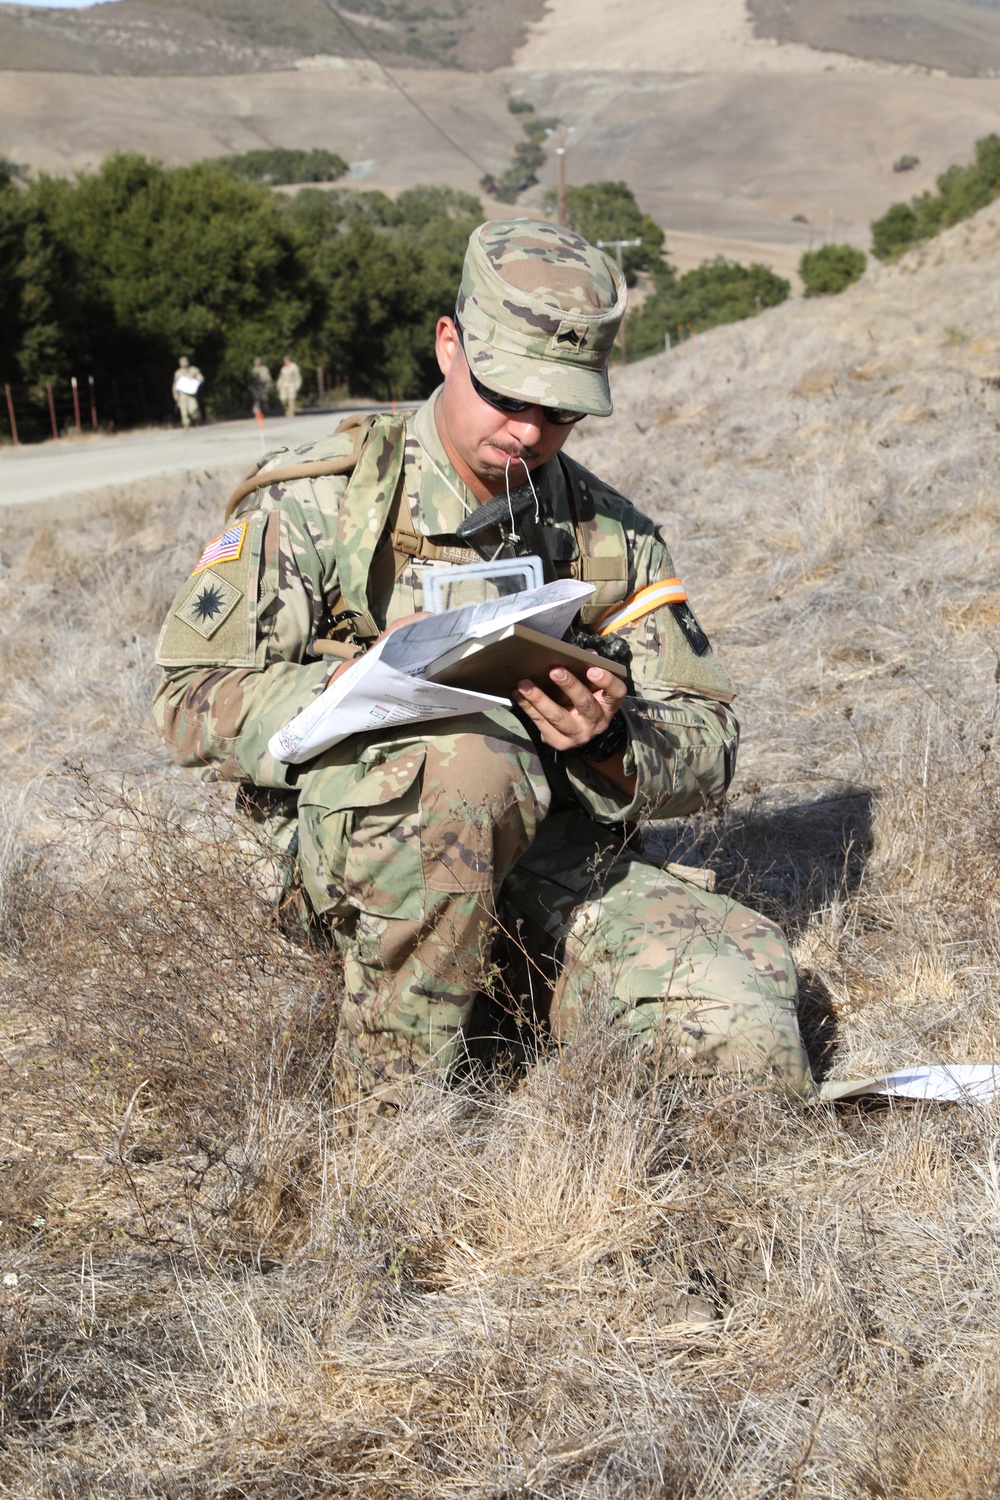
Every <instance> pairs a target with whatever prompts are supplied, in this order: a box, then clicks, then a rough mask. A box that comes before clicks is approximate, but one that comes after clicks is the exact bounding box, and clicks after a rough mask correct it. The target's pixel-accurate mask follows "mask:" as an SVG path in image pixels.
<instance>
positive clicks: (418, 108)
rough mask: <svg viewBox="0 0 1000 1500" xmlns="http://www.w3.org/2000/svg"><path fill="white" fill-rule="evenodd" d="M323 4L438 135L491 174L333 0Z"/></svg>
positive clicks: (478, 168)
mask: <svg viewBox="0 0 1000 1500" xmlns="http://www.w3.org/2000/svg"><path fill="white" fill-rule="evenodd" d="M323 4H324V5H325V6H326V8H327V10H328V11H329V12H330V14H331V15H333V16H336V18H337V20H338V21H339V22H340V24H341V26H343V28H344V30H345V31H346V32H347V35H348V36H349V37H350V38H351V40H352V42H354V44H355V46H356V47H360V48H361V51H362V52H363V53H364V54H365V56H366V57H368V58H370V59H371V61H372V62H373V63H374V64H375V66H376V67H377V68H378V69H379V70H380V72H381V73H383V74H384V75H385V77H386V78H387V79H388V80H389V82H390V83H391V84H392V86H393V88H394V89H398V90H399V92H400V93H401V94H402V96H403V98H404V99H405V100H406V102H407V104H411V105H412V106H413V108H414V109H415V110H416V111H417V114H418V115H420V116H421V117H422V118H423V119H424V120H426V121H427V124H428V125H430V127H431V128H432V129H433V130H436V131H437V133H438V135H440V136H443V137H444V139H445V140H446V141H447V142H448V144H449V146H453V147H454V148H455V150H456V151H458V152H459V153H460V155H462V156H464V157H465V159H466V161H471V163H472V165H473V166H474V167H475V169H476V171H477V172H481V173H482V174H483V176H484V177H487V176H489V168H488V167H484V166H483V164H482V162H481V161H477V160H476V158H475V157H474V156H472V155H471V153H470V152H468V151H466V149H465V147H464V146H462V145H460V144H459V142H458V141H456V140H455V138H454V136H451V135H449V134H448V132H447V130H445V128H444V126H443V125H439V124H438V122H437V121H436V120H433V119H432V118H431V116H430V115H429V114H428V113H427V111H426V109H424V107H423V105H422V104H418V103H417V101H416V99H414V97H413V95H412V94H409V93H407V91H406V89H405V88H404V87H403V85H402V84H401V83H400V81H399V79H398V78H394V77H393V75H392V74H391V73H390V72H389V69H388V68H387V67H386V66H385V64H384V63H383V62H382V61H381V60H380V59H379V58H377V57H376V56H375V53H374V52H373V51H372V50H371V48H370V47H369V46H368V43H367V42H364V41H362V39H361V37H359V36H358V34H357V32H356V31H355V30H354V28H353V26H350V25H349V24H348V22H347V21H346V20H345V18H344V14H343V12H342V11H340V10H338V8H337V6H336V5H334V3H333V0H323Z"/></svg>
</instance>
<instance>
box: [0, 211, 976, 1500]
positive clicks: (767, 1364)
mask: <svg viewBox="0 0 1000 1500" xmlns="http://www.w3.org/2000/svg"><path fill="white" fill-rule="evenodd" d="M997 222H998V220H997V218H996V217H993V218H991V217H990V215H989V214H987V216H986V217H985V219H983V220H981V221H978V222H977V225H976V226H974V227H973V229H972V231H971V232H963V234H962V235H956V236H955V238H954V239H953V241H952V251H951V253H950V258H949V255H948V254H946V253H944V252H943V251H942V250H941V247H938V249H937V251H936V252H935V253H936V255H937V257H938V259H939V262H940V263H939V264H937V265H935V264H934V263H933V261H930V262H927V261H925V264H924V265H923V268H922V269H920V270H918V271H916V272H912V273H909V274H908V273H907V272H906V270H905V268H904V270H903V271H902V272H891V273H879V274H878V275H877V276H874V277H870V278H868V279H867V280H866V281H865V282H864V283H863V284H862V285H860V286H859V287H858V288H856V289H855V290H854V291H853V292H851V293H848V294H845V296H843V297H841V298H839V299H837V300H836V302H830V303H829V304H819V305H801V306H797V307H785V308H782V309H778V310H777V311H776V312H775V313H773V314H769V315H767V316H766V317H763V318H761V319H759V320H756V321H755V322H754V323H752V324H750V325H747V326H745V327H742V328H731V329H725V330H719V331H717V332H716V333H715V334H713V335H711V336H709V337H707V338H706V340H705V343H704V345H700V344H698V343H694V344H692V345H688V346H685V347H684V348H683V349H682V350H681V351H680V352H679V353H677V354H675V355H674V356H673V357H671V358H669V359H664V360H660V361H654V362H649V363H648V364H647V365H645V366H642V367H636V368H635V369H634V370H631V371H627V372H624V373H623V374H622V376H621V378H620V380H619V382H618V392H619V411H618V414H617V415H616V417H615V418H614V419H613V420H612V422H611V423H609V424H607V425H606V426H605V427H604V428H598V427H597V426H596V424H595V426H594V428H593V430H592V431H591V432H590V433H588V432H587V431H586V430H581V431H580V432H579V434H578V435H577V436H576V437H575V438H574V442H575V444H576V449H577V451H578V452H579V453H580V454H581V456H582V457H583V458H584V459H585V461H586V460H590V461H592V462H593V463H594V465H595V467H598V468H600V469H601V470H602V472H605V473H608V474H609V475H611V476H612V477H615V478H617V479H618V481H619V482H620V483H621V485H622V486H623V487H624V488H627V489H629V490H631V491H632V492H633V493H634V494H635V495H636V496H637V498H638V499H639V500H640V502H641V503H643V504H644V505H645V506H646V507H647V508H648V509H650V510H651V511H653V512H654V513H655V514H657V515H658V516H660V517H661V518H662V519H663V521H664V525H665V529H666V531H667V534H668V535H669V537H670V539H671V541H672V543H673V546H674V550H675V555H676V558H677V561H678V563H679V565H680V566H681V568H682V572H683V575H684V576H685V577H686V578H687V579H688V581H689V583H690V584H691V586H692V590H693V597H694V603H695V607H696V609H697V610H698V612H699V613H700V615H701V616H702V618H703V621H704V623H705V624H706V626H708V628H709V629H710V631H711V633H712V634H713V636H714V637H715V639H716V641H717V643H718V644H719V647H720V649H721V651H722V652H723V654H724V656H725V658H726V660H727V662H728V663H729V665H730V667H731V670H732V672H733V675H734V677H735V678H736V680H737V683H738V685H739V688H740V690H741V701H742V711H743V717H744V721H745V726H746V738H745V743H744V749H743V760H742V767H741V773H740V776H739V779H738V781H737V786H736V790H735V793H734V796H733V800H732V802H731V804H730V806H729V807H728V809H727V810H726V811H725V813H724V814H723V815H722V816H720V817H719V818H717V819H714V820H709V821H705V822H696V823H693V824H685V825H664V826H662V827H660V828H658V829H656V830H653V831H652V832H651V842H652V843H653V844H654V845H655V846H656V847H658V848H659V849H661V850H662V851H663V852H664V853H668V854H669V855H670V856H671V857H675V858H676V857H683V858H686V859H688V860H698V859H700V858H704V859H707V860H709V861H710V862H711V863H713V864H714V865H715V867H716V868H717V870H718V871H719V874H720V877H721V879H722V882H723V884H724V885H725V886H726V887H727V888H728V889H730V890H733V891H735V892H737V893H740V894H743V895H745V896H746V898H747V899H749V900H751V901H753V902H755V903H757V904H758V905H759V906H760V907H762V908H763V909H765V910H766V911H768V912H769V913H770V914H773V915H776V916H777V917H778V918H779V919H780V920H781V921H782V922H783V923H784V924H785V926H786V928H787V930H788V931H789V933H790V935H791V936H792V939H793V942H794V945H795V951H796V955H797V957H798V960H799V962H800V965H801V967H802V971H803V976H804V989H805V1006H804V1018H805V1021H806V1024H807V1027H808V1030H809V1034H810V1038H811V1045H812V1046H813V1048H814V1052H815V1056H816V1059H817V1065H818V1067H820V1068H821V1069H822V1070H833V1071H835V1072H837V1073H839V1074H841V1075H845V1076H852V1075H855V1074H863V1073H867V1072H869V1071H876V1070H879V1069H882V1068H884V1067H886V1066H889V1065H892V1064H895V1063H902V1062H910V1061H914V1060H937V1059H942V1060H943V1059H955V1060H961V1061H965V1060H973V1061H975V1060H985V1059H992V1058H1000V1035H998V1034H997V1033H998V1029H1000V1028H998V1025H997V1021H996V1007H995V1006H994V1004H993V996H994V994H995V993H996V991H997V989H998V987H1000V934H998V926H997V866H998V861H997V853H998V848H997V846H998V834H997V827H998V800H1000V788H998V778H997V775H996V772H995V770H994V752H993V740H994V734H995V717H996V703H997V692H998V684H997V676H998V660H1000V634H998V631H997V614H996V597H997V585H996V577H997V517H996V509H995V480H994V475H995V469H994V467H993V465H994V462H995V460H994V452H995V442H996V423H997V421H998V419H1000V410H998V409H997V402H998V400H1000V398H998V397H997V396H996V394H995V392H993V391H992V389H991V388H990V387H988V386H984V385H983V383H982V377H983V376H984V375H986V374H989V373H990V370H989V369H986V368H983V367H982V366H981V365H977V364H976V361H977V360H978V361H983V360H987V361H988V360H989V359H990V358H992V354H991V349H992V345H991V344H990V343H989V338H988V335H989V331H990V330H989V328H984V326H983V324H984V315H983V312H982V306H981V304H982V301H983V298H984V296H988V295H992V294H990V293H989V292H988V288H989V287H990V286H992V285H994V284H995V273H996V269H997V265H996V263H997V259H998V256H997V252H996V250H995V249H994V248H993V246H994V236H995V230H994V227H993V226H994V225H996V224H997ZM945 251H947V245H946V246H945ZM984 288H986V289H987V291H986V292H984ZM947 326H960V327H963V328H966V329H968V330H969V331H970V333H972V334H974V335H975V337H974V338H973V339H970V340H969V341H968V342H965V343H962V344H961V345H959V344H952V343H948V341H947V340H946V338H945V337H944V330H945V328H946V327H947ZM984 339H985V340H986V345H987V347H985V349H984V344H983V340H984ZM221 488H222V487H221V486H213V485H211V484H210V483H206V484H205V485H203V486H202V488H201V489H200V490H198V491H192V492H190V493H187V494H185V495H182V496H180V497H179V498H178V497H170V498H169V499H168V498H166V497H165V498H164V501H163V503H161V504H158V503H153V502H150V503H149V504H147V505H144V506H143V507H135V508H132V509H129V507H127V506H121V505H119V506H118V507H117V508H116V509H115V508H113V509H112V510H110V511H108V512H106V513H103V514H102V513H101V512H100V510H99V509H98V510H96V511H95V514H94V516H93V517H92V518H91V519H90V520H89V521H88V522H87V523H86V524H85V525H80V526H78V527H75V528H74V529H73V530H72V532H71V533H69V532H68V531H67V528H66V527H65V526H62V527H53V528H52V529H50V530H46V529H45V528H44V527H39V526H38V524H37V519H36V518H24V517H22V518H20V519H19V520H15V521H13V522H12V523H11V525H10V527H9V528H8V535H7V536H6V537H5V540H4V562H5V565H6V566H5V570H4V580H5V596H6V598H5V602H6V617H5V624H6V627H7V628H6V632H5V635H4V638H3V642H2V644H0V650H2V652H3V659H4V669H5V671H4V680H5V684H6V692H5V710H6V712H5V716H4V728H3V734H4V748H5V749H6V751H7V765H8V774H7V779H6V785H5V787H4V788H3V793H2V816H0V929H2V936H3V940H4V945H5V946H4V956H3V958H2V960H0V965H2V967H0V984H2V995H3V1000H2V1003H3V1013H4V1021H5V1026H4V1044H3V1048H2V1052H0V1056H2V1060H3V1066H2V1069H0V1092H2V1098H3V1108H2V1115H0V1118H2V1121H3V1125H2V1136H3V1140H2V1143H0V1152H2V1161H0V1221H2V1222H0V1277H2V1276H3V1275H4V1274H6V1275H7V1276H8V1277H13V1276H16V1278H17V1281H16V1285H7V1284H2V1285H0V1427H2V1431H3V1444H2V1445H0V1489H2V1490H3V1491H4V1492H5V1493H10V1494H17V1495H24V1496H30V1497H36V1496H37V1497H71V1496H72V1497H76V1496H87V1497H105V1496H108V1497H110V1496H115V1497H125V1496H129V1497H131V1496H136V1497H138V1496H157V1497H161V1496H162V1497H171V1500H175V1497H202V1496H211V1497H217V1500H242V1497H270V1496H274V1497H275V1500H277V1497H279V1496H280V1497H282V1500H284V1497H289V1496H290V1497H299V1496H301V1497H307V1496H308V1497H313V1496H316V1497H318V1496H337V1495H344V1496H347V1495H352V1496H353V1495H364V1496H372V1497H383V1496H384V1497H390V1496H392V1497H394V1496H414V1497H417V1496H440V1495H445V1496H449V1495H450V1496H456V1497H458V1496H470V1497H471V1496H477V1497H491V1500H514V1497H529V1496H530V1497H536V1496H537V1497H566V1500H569V1497H577V1496H587V1497H602V1496H607V1497H612V1496H620V1495H622V1494H628V1495H636V1496H649V1497H653V1496H664V1497H666V1496H669V1497H677V1500H680V1497H692V1500H693V1497H713V1500H714V1497H717V1496H718V1497H731V1500H746V1497H765V1496H766V1497H778V1496H782V1497H800V1500H806V1497H809V1500H821V1497H823V1500H827V1497H828V1500H833V1497H837V1500H849V1497H850V1500H853V1497H856V1496H877V1497H892V1500H911V1497H912V1500H917V1497H926V1496H931V1495H933V1496H935V1497H938V1496H940V1497H945V1500H960V1497H961V1500H972V1497H988V1496H993V1495H997V1494H1000V1482H998V1480H997V1477H996V1476H997V1474H998V1472H1000V1431H998V1422H997V1416H996V1412H997V1396H998V1391H997V1378H996V1370H997V1367H998V1366H997V1355H998V1338H1000V1326H998V1315H997V1305H998V1290H1000V1263H998V1246H1000V1153H998V1145H997V1140H998V1136H997V1125H998V1123H1000V1116H998V1112H997V1111H996V1110H994V1109H984V1110H961V1109H945V1108H941V1109H932V1108H916V1109H905V1108H889V1109H881V1110H874V1111H871V1110H865V1109H858V1108H856V1107H841V1108H839V1109H834V1108H832V1107H825V1108H821V1109H812V1110H807V1109H804V1108H797V1107H794V1106H790V1105H787V1104H784V1103H782V1102H780V1101H778V1100H776V1099H774V1098H772V1097H770V1096H769V1095H767V1094H766V1093H761V1092H756V1091H752V1090H751V1091H737V1090H733V1089H732V1088H731V1087H730V1086H729V1085H728V1084H725V1083H723V1082H721V1081H720V1082H716V1083H714V1084H710V1085H695V1084H692V1083H686V1082H674V1083H664V1082H663V1080H662V1079H658V1078H657V1077H656V1075H655V1074H654V1073H651V1072H650V1071H649V1070H648V1069H647V1067H646V1066H645V1065H644V1064H641V1063H640V1062H637V1061H636V1059H635V1058H634V1057H632V1056H630V1055H629V1054H628V1053H627V1052H625V1051H624V1050H622V1049H621V1048H620V1047H619V1046H618V1045H617V1044H616V1043H615V1042H614V1041H613V1039H611V1038H609V1036H608V1035H607V1034H606V1032H605V1031H604V1029H603V1027H602V1023H601V1018H600V1014H599V1013H598V1012H597V1010H596V1008H595V1014H594V1015H593V1016H592V1017H591V1019H590V1021H589V1024H588V1027H587V1030H586V1033H585V1036H584V1039H583V1041H582V1042H581V1044H580V1046H579V1047H578V1048H577V1049H576V1050H575V1051H574V1052H573V1053H572V1054H571V1055H570V1054H567V1055H564V1056H563V1057H548V1058H544V1059H543V1060H542V1061H541V1062H540V1063H539V1064H538V1065H537V1066H535V1067H533V1068H530V1069H528V1070H527V1071H526V1072H525V1073H523V1074H521V1075H515V1076H506V1075H504V1076H500V1077H497V1078H492V1079H491V1078H489V1077H487V1078H486V1079H485V1080H483V1079H480V1080H478V1081H477V1082H475V1083H469V1084H467V1085H464V1086H463V1087H461V1088H458V1089H455V1090H453V1091H451V1092H442V1093H438V1092H434V1091H430V1090H429V1091H427V1092H425V1093H423V1094H421V1095H419V1096H418V1097H416V1098H415V1100H414V1103H413V1106H412V1108H411V1109H409V1110H408V1111H407V1112H406V1113H405V1114H404V1115H402V1116H401V1117H400V1118H398V1119H397V1120H384V1121H381V1122H380V1123H379V1124H378V1125H377V1126H375V1127H373V1128H371V1129H367V1130H362V1131H360V1132H357V1131H355V1132H351V1131H350V1130H349V1129H346V1128H345V1124H344V1121H343V1120H342V1119H339V1118H338V1117H337V1116H336V1114H335V1112H334V1110H333V1106H332V1102H331V1100H330V1097H329V1094H328V1089H327V1077H328V1074H327V1058H328V1055H329V1048H330V1045H331V1040H332V1034H333V1026H334V1016H335V1005H334V1004H333V999H332V997H335V994H336V973H335V969H334V967H333V966H332V965H331V963H330V960H329V957H328V955H327V954H325V953H324V952H323V951H321V950H317V951H316V952H309V951H307V950H305V949H303V948H301V947H296V946H294V945H293V944H291V943H290V942H288V941H287V940H286V938H285V937H284V936H283V935H282V934H281V933H280V932H279V931H278V930H277V928H276V926H275V923H274V921H273V919H272V917H271V915H270V913H269V911H268V909H267V906H266V903H265V902H264V901H263V899H262V897H261V894H260V892H261V873H262V872H261V871H260V869H259V868H258V859H257V857H256V855H255V853H254V851H253V850H252V849H250V848H248V847H243V846H241V845H240V844H239V842H238V840H237V839H236V838H235V837H234V829H233V826H232V815H231V812H230V810H229V807H228V799H227V797H226V795H225V794H224V793H223V792H220V791H219V790H218V789H213V788H205V787H199V786H196V785H194V784H193V783H190V782H189V781H188V780H186V779H185V778H184V777H183V776H178V775H176V774H175V773H174V772H173V771H172V770H171V769H170V767H169V766H168V764H167V761H166V757H165V755H164V754H163V752H162V750H161V749H160V747H159V746H158V745H157V743H156V741H155V739H154V737H153V735H152V733H151V731H150V729H149V726H148V724H147V720H146V714H147V705H148V699H149V693H150V686H151V682H152V671H151V665H150V663H151V653H152V643H153V637H154V633H155V628H156V626H157V624H158V621H159V618H160V616H161V615H162V613H163V612H164V610H165V608H166V606H167V603H168V600H169V596H170V594H171V592H172V589H173V587H174V584H175V581H176V579H177V578H178V577H179V576H180V575H181V574H182V572H183V569H184V567H185V564H186V560H187V558H188V557H189V556H191V555H193V553H194V549H195V547H196V545H197V544H198V543H199V542H200V541H201V540H202V539H203V538H204V536H205V535H210V534H212V530H213V523H214V520H215V518H216V517H217V515H218V512H219V507H220V503H221Z"/></svg>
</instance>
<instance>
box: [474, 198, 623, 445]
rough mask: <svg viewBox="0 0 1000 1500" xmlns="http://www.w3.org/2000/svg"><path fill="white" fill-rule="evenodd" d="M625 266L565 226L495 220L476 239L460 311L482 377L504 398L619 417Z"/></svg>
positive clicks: (537, 221) (590, 413) (484, 382)
mask: <svg viewBox="0 0 1000 1500" xmlns="http://www.w3.org/2000/svg"><path fill="white" fill-rule="evenodd" d="M627 297H628V294H627V292H626V290H625V278H624V277H623V276H622V273H621V271H620V270H619V269H618V267H617V266H616V265H615V264H614V262H613V261H611V260H609V259H608V257H607V256H606V255H605V254H604V253H603V251H601V250H597V249H595V248H594V246H593V245H589V244H588V243H587V241H586V240H585V239H582V238H581V237H580V235H578V234H574V233H573V231H572V230H570V229H563V228H562V227H561V226H560V225H558V224H546V223H542V222H541V221H539V220H536V219H495V220H492V221H490V222H489V223H486V224H481V225H480V226H479V228H478V229H476V230H474V231H473V233H472V234H471V235H470V236H469V248H468V249H467V250H466V252H465V264H464V266H463V267H462V285H461V288H460V290H459V293H458V301H457V302H456V304H455V317H456V320H457V321H458V323H459V325H460V327H461V329H462V342H463V344H464V347H465V354H466V358H467V359H468V361H469V366H470V368H471V369H472V370H473V371H474V372H475V375H476V378H477V379H478V380H481V381H482V382H483V384H484V385H487V386H489V388H490V389H491V390H495V391H497V392H499V393H500V394H501V395H504V396H515V397H517V398H519V399H520V400H522V401H534V402H537V403H538V404H539V405H541V406H555V407H561V408H563V409H564V410H566V411H579V412H587V413H588V414H589V415H591V416H595V417H607V416H610V414H611V411H612V402H611V391H610V388H609V385H608V371H607V364H608V356H609V355H610V353H611V346H612V344H613V343H614V341H615V334H616V333H617V332H618V325H619V323H620V322H621V320H622V318H623V316H624V314H625V305H626V302H627Z"/></svg>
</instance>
